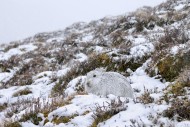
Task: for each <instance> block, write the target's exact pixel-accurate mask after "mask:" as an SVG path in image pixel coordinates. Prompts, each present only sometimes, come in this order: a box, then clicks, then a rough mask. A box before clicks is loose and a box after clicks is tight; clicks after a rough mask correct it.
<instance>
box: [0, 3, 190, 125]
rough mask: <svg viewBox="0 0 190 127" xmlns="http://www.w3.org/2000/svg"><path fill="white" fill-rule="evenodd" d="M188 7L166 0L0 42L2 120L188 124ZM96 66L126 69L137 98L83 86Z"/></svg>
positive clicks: (18, 122)
mask: <svg viewBox="0 0 190 127" xmlns="http://www.w3.org/2000/svg"><path fill="white" fill-rule="evenodd" d="M189 11H190V8H189V4H188V3H187V1H186V0H174V1H172V2H171V1H167V2H166V3H163V4H161V5H159V6H156V7H154V8H150V7H144V8H140V9H138V10H137V11H135V12H133V13H130V14H126V15H122V16H116V17H105V18H102V19H100V20H97V21H91V22H89V23H84V22H79V23H75V24H73V25H71V26H69V27H67V28H66V29H64V30H62V31H55V32H49V33H40V34H36V35H35V36H33V37H29V38H26V39H24V40H21V41H18V42H14V43H11V44H9V45H2V46H1V48H0V125H1V126H13V125H15V126H16V127H17V126H18V127H19V126H22V127H35V126H36V127H41V126H44V127H64V126H66V127H73V126H78V127H95V126H100V127H118V126H119V127H130V126H134V127H136V126H139V127H141V126H176V127H183V126H184V127H186V126H190V121H189V120H190V117H189V115H188V111H189V110H188V109H189V107H190V101H189V99H190V98H189V97H190V89H189V87H190V86H189V77H190V76H189V74H190V73H189V72H190V71H189V70H190V68H189V67H190V65H189V63H190V58H189V53H190V51H189V47H190V41H189V34H190V33H189V32H190V31H189V28H190V27H189V21H190V20H189V19H190V15H189ZM172 67H174V68H172ZM96 68H104V69H106V70H107V71H115V72H118V73H120V74H122V75H124V76H126V77H127V78H128V79H129V81H130V85H131V86H132V88H133V91H134V96H135V98H134V99H130V98H125V97H116V96H115V95H108V96H107V97H104V96H96V95H93V94H91V93H86V92H85V90H84V86H83V85H84V83H85V80H86V74H87V73H88V72H89V71H91V70H94V69H96ZM168 68H169V69H168ZM178 71H179V72H180V73H178ZM184 91H185V92H184ZM177 102H180V103H177ZM180 104H181V105H180ZM175 105H176V107H175ZM183 105H186V106H183ZM177 106H179V107H177ZM178 109H179V110H178Z"/></svg>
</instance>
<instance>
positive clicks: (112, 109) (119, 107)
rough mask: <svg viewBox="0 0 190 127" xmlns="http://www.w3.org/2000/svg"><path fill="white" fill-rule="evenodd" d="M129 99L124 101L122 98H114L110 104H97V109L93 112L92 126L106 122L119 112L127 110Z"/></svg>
mask: <svg viewBox="0 0 190 127" xmlns="http://www.w3.org/2000/svg"><path fill="white" fill-rule="evenodd" d="M127 101H128V100H126V101H124V102H122V101H121V100H120V98H119V99H118V101H116V100H112V101H111V103H108V102H107V103H108V106H105V105H103V106H100V105H98V104H97V105H96V111H95V112H94V114H93V116H92V117H93V118H94V122H93V123H92V125H91V127H97V126H98V124H99V123H101V122H104V121H106V120H108V119H110V118H111V117H112V116H114V115H116V114H117V113H119V112H121V111H124V110H127V107H126V106H125V103H127Z"/></svg>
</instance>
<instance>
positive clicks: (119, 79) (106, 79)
mask: <svg viewBox="0 0 190 127" xmlns="http://www.w3.org/2000/svg"><path fill="white" fill-rule="evenodd" d="M85 91H86V92H87V93H92V94H96V95H103V96H107V95H109V94H113V95H116V96H120V97H130V98H133V90H132V88H131V85H130V83H129V82H128V80H127V78H126V77H124V76H123V75H121V74H119V73H116V72H105V70H103V69H96V70H93V71H90V72H89V73H87V77H86V82H85Z"/></svg>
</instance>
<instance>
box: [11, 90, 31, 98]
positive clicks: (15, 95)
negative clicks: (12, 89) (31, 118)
mask: <svg viewBox="0 0 190 127" xmlns="http://www.w3.org/2000/svg"><path fill="white" fill-rule="evenodd" d="M30 93H32V91H31V90H30V89H29V88H25V89H23V90H20V91H18V92H16V93H14V94H13V97H18V96H22V95H28V94H30Z"/></svg>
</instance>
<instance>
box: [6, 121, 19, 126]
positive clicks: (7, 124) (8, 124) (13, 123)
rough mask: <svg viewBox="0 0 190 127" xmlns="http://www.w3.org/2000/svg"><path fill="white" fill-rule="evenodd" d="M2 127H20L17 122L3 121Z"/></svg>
mask: <svg viewBox="0 0 190 127" xmlns="http://www.w3.org/2000/svg"><path fill="white" fill-rule="evenodd" d="M4 127H22V126H21V125H20V123H19V122H9V121H5V124H4Z"/></svg>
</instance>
